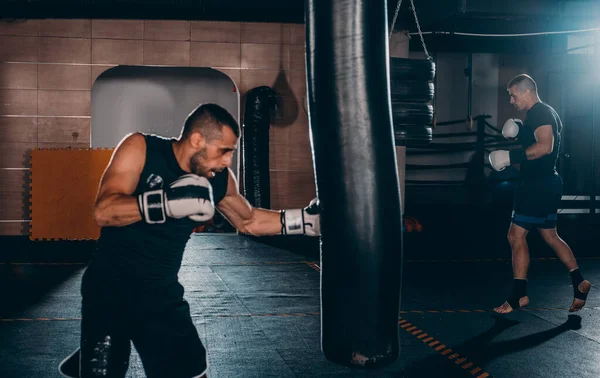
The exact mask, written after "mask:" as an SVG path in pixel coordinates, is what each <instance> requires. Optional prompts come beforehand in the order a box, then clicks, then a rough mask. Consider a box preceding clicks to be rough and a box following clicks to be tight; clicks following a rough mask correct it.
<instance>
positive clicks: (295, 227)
mask: <svg viewBox="0 0 600 378" xmlns="http://www.w3.org/2000/svg"><path fill="white" fill-rule="evenodd" d="M281 234H282V235H302V234H304V210H303V209H292V210H281Z"/></svg>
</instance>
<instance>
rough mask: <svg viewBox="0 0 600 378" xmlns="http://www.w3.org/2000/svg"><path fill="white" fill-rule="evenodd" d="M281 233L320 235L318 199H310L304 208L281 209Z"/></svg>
mask: <svg viewBox="0 0 600 378" xmlns="http://www.w3.org/2000/svg"><path fill="white" fill-rule="evenodd" d="M281 233H282V234H283V235H308V236H320V235H321V218H320V215H319V200H318V199H317V198H315V199H313V200H312V201H310V203H309V204H308V206H307V207H305V208H304V209H291V210H282V211H281Z"/></svg>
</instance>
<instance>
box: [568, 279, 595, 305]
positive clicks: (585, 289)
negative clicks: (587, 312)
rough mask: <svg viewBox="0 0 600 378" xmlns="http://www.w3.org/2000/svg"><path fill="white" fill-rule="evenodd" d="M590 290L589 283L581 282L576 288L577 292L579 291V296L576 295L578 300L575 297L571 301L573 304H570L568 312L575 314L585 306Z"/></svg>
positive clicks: (586, 281) (590, 285)
mask: <svg viewBox="0 0 600 378" xmlns="http://www.w3.org/2000/svg"><path fill="white" fill-rule="evenodd" d="M591 288H592V284H591V283H590V281H588V280H583V281H581V283H580V284H579V286H577V290H579V292H580V293H581V294H580V295H578V296H579V297H580V298H577V297H576V298H574V299H573V303H572V304H571V308H570V309H569V312H576V311H579V310H581V309H582V308H583V306H584V305H585V300H586V299H587V294H588V293H589V292H590V289H591Z"/></svg>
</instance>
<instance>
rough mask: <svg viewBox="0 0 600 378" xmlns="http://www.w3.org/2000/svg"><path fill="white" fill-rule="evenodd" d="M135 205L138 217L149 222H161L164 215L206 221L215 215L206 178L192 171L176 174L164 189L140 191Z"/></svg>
mask: <svg viewBox="0 0 600 378" xmlns="http://www.w3.org/2000/svg"><path fill="white" fill-rule="evenodd" d="M138 205H139V209H140V213H141V214H142V219H143V220H144V221H145V222H146V223H151V224H152V223H165V222H166V220H167V217H170V218H175V219H181V218H185V217H189V218H190V219H191V220H193V221H195V222H206V221H208V220H210V219H211V218H212V217H213V216H214V215H215V204H214V200H213V192H212V186H211V185H210V182H209V181H208V179H206V178H205V177H201V176H198V175H195V174H192V173H190V174H187V175H183V176H181V177H179V178H178V179H177V180H175V181H173V182H172V183H171V184H170V185H169V187H168V188H167V189H164V190H163V189H157V190H151V191H148V192H144V193H142V194H140V195H139V196H138Z"/></svg>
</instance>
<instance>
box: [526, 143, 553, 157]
mask: <svg viewBox="0 0 600 378" xmlns="http://www.w3.org/2000/svg"><path fill="white" fill-rule="evenodd" d="M550 153H552V146H550V148H548V146H546V145H544V144H542V143H539V142H538V143H534V144H532V145H531V146H529V148H527V149H526V150H525V155H526V156H527V160H535V159H539V158H541V157H544V156H546V155H549V154H550Z"/></svg>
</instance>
